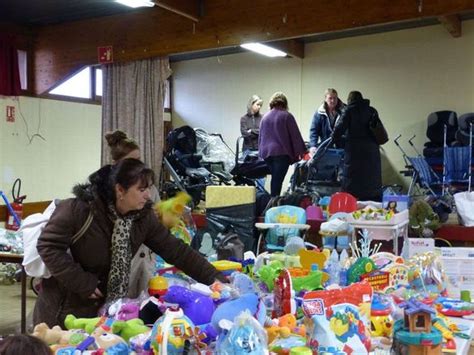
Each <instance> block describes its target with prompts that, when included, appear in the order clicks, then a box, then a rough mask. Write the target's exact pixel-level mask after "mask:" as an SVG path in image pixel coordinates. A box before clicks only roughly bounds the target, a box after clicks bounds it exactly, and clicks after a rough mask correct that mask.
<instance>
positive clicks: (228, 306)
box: [211, 293, 266, 330]
mask: <svg viewBox="0 0 474 355" xmlns="http://www.w3.org/2000/svg"><path fill="white" fill-rule="evenodd" d="M243 311H249V312H250V314H252V315H253V316H254V317H255V318H256V319H257V320H258V322H259V323H260V324H261V325H262V326H263V324H264V323H265V320H266V307H265V304H264V303H263V301H262V300H260V298H259V297H258V296H257V295H256V294H255V293H247V294H244V295H242V296H240V297H239V298H236V299H233V300H230V301H226V302H224V303H222V304H220V305H219V306H218V307H217V308H216V310H215V311H214V314H213V315H212V319H211V323H212V326H213V327H214V329H216V330H219V329H221V324H220V322H221V320H224V319H225V320H228V321H230V322H232V321H234V319H235V317H237V316H238V315H239V314H240V313H241V312H243Z"/></svg>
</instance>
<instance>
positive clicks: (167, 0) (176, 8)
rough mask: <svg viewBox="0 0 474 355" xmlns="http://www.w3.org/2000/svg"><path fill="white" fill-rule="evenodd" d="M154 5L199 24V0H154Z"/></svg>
mask: <svg viewBox="0 0 474 355" xmlns="http://www.w3.org/2000/svg"><path fill="white" fill-rule="evenodd" d="M154 2H155V5H156V6H158V7H161V8H162V9H166V10H168V11H171V12H173V13H175V14H177V15H180V16H183V17H185V18H187V19H189V20H191V21H194V22H199V17H200V16H201V0H179V1H177V0H155V1H154Z"/></svg>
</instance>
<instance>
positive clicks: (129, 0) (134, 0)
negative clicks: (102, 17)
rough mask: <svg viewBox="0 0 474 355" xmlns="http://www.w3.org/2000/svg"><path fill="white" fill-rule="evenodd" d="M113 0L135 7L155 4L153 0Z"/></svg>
mask: <svg viewBox="0 0 474 355" xmlns="http://www.w3.org/2000/svg"><path fill="white" fill-rule="evenodd" d="M115 2H118V3H120V4H122V5H126V6H130V7H133V8H136V7H153V6H155V2H154V1H150V0H115Z"/></svg>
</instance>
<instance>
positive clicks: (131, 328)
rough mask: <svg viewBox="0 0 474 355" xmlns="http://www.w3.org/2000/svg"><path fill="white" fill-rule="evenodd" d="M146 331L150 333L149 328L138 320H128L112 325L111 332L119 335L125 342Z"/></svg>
mask: <svg viewBox="0 0 474 355" xmlns="http://www.w3.org/2000/svg"><path fill="white" fill-rule="evenodd" d="M148 331H150V328H148V327H147V326H146V325H145V324H144V323H143V321H142V320H141V319H139V318H135V319H130V320H128V321H116V322H114V323H113V324H112V332H113V333H114V334H118V335H120V336H121V337H122V338H123V339H125V341H127V342H128V341H129V339H130V338H132V337H134V336H135V335H138V334H142V333H146V332H148Z"/></svg>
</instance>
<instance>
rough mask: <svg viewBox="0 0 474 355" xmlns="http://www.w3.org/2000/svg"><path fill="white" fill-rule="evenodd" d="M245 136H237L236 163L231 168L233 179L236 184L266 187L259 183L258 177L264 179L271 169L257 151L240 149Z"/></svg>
mask: <svg viewBox="0 0 474 355" xmlns="http://www.w3.org/2000/svg"><path fill="white" fill-rule="evenodd" d="M243 139H244V137H239V138H237V142H236V149H235V165H234V168H233V169H232V170H231V172H230V173H231V174H232V175H233V179H234V181H235V184H236V185H251V186H257V188H259V189H264V187H263V186H260V185H258V179H262V178H264V177H266V176H267V175H269V174H270V169H269V168H268V166H267V163H265V161H264V160H262V159H260V158H259V157H258V153H257V152H251V153H247V154H246V153H243V152H241V151H240V142H241V141H242V140H243Z"/></svg>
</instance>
